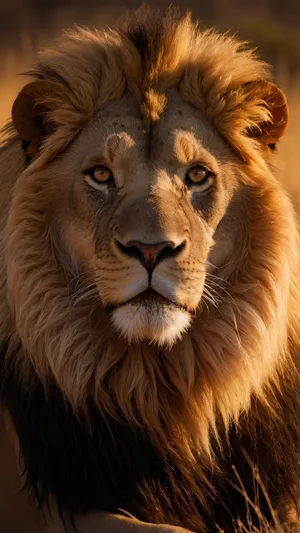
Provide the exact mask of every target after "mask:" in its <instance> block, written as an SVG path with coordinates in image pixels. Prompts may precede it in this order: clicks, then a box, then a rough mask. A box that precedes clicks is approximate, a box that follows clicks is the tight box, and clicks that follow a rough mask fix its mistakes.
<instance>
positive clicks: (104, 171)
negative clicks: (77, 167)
mask: <svg viewBox="0 0 300 533" xmlns="http://www.w3.org/2000/svg"><path fill="white" fill-rule="evenodd" d="M84 175H85V181H86V182H87V183H89V185H91V186H92V187H94V188H96V189H99V188H101V186H103V185H107V184H108V182H109V181H110V180H111V179H113V174H112V172H111V170H110V169H109V168H108V167H106V166H105V165H97V166H96V167H94V168H91V169H89V170H86V171H85V172H84Z"/></svg>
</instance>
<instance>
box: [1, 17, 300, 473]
mask: <svg viewBox="0 0 300 533" xmlns="http://www.w3.org/2000/svg"><path fill="white" fill-rule="evenodd" d="M147 16H148V15H147V13H144V12H143V11H141V12H140V13H139V14H138V15H136V21H135V20H134V17H133V19H131V22H130V23H128V24H126V23H125V24H124V25H122V27H121V28H119V29H112V30H111V29H107V30H105V31H98V30H95V31H90V30H87V29H76V30H75V31H72V32H69V33H67V34H65V35H64V37H63V38H62V39H61V41H59V42H58V43H57V44H56V45H55V47H54V49H53V50H48V51H46V52H43V53H42V54H41V55H40V57H39V58H38V60H37V62H36V64H35V66H34V67H33V69H32V70H31V71H30V73H29V74H30V76H32V78H33V79H34V80H45V81H47V82H50V83H52V84H53V88H54V89H53V90H52V91H51V94H50V93H49V94H45V95H43V96H42V97H40V98H39V99H38V104H39V105H41V106H43V108H44V109H46V110H47V116H48V119H49V121H50V122H51V124H52V125H53V129H54V131H53V133H52V134H51V135H50V136H49V137H47V138H46V139H45V141H44V143H43V146H42V150H41V152H40V154H39V156H38V157H37V158H36V159H35V160H34V161H33V163H32V164H31V165H30V166H29V167H28V168H27V169H25V165H24V163H23V153H22V150H21V146H20V140H19V138H18V135H17V134H16V132H15V130H14V127H13V125H12V124H9V125H8V126H7V127H6V129H5V130H3V145H2V148H1V155H0V158H1V168H2V171H1V172H2V176H1V200H0V205H1V209H0V213H1V215H0V216H1V228H0V232H1V273H0V287H1V289H0V290H1V292H0V297H1V298H0V302H1V303H0V306H1V307H0V331H1V335H2V338H4V339H9V342H10V352H9V353H10V354H11V355H10V357H11V362H12V364H13V365H19V366H18V368H19V369H20V370H19V372H20V373H21V375H22V379H23V380H24V382H27V380H28V383H29V380H30V379H31V368H32V366H33V367H34V369H35V372H36V373H37V375H38V376H39V378H40V379H41V380H42V381H43V384H44V387H45V389H46V390H47V386H48V383H49V382H51V380H52V379H53V378H54V379H55V381H56V383H57V385H58V386H59V388H60V389H61V390H62V392H63V394H64V395H65V396H66V398H67V399H68V400H69V401H70V402H71V404H72V406H73V408H74V409H75V410H76V412H78V413H79V415H80V416H86V413H87V411H88V404H89V401H90V398H91V397H92V398H93V400H94V402H95V403H96V405H97V407H98V408H99V410H100V411H101V412H104V413H105V412H107V413H110V414H112V415H113V416H115V417H117V412H118V409H121V411H122V412H123V414H125V416H126V418H127V420H128V421H129V422H130V423H132V424H133V425H137V426H143V427H145V428H148V430H149V431H150V434H151V435H152V437H153V441H154V442H156V444H157V446H159V447H160V449H161V450H166V449H168V450H169V451H170V452H171V453H172V454H173V455H174V457H179V458H181V459H182V458H184V459H185V460H186V461H187V463H189V462H190V461H193V459H194V457H195V453H196V452H195V450H199V449H202V450H203V451H204V452H205V453H204V455H205V456H206V457H207V460H209V456H210V454H211V447H210V439H211V434H214V435H215V436H216V437H217V438H218V429H217V428H218V425H219V423H220V420H221V421H222V425H225V427H229V425H230V423H231V421H232V420H234V421H235V422H237V423H238V420H239V417H240V415H241V414H242V413H243V412H246V411H247V410H248V409H249V406H250V401H251V397H253V395H254V396H255V397H256V398H258V399H259V401H260V402H261V403H262V404H265V406H266V410H267V411H269V410H270V411H271V410H274V411H276V409H277V403H276V401H277V400H275V397H276V395H275V393H274V391H277V392H278V394H280V381H281V378H282V377H283V376H288V375H289V376H290V375H292V373H293V364H294V363H293V354H292V349H293V346H294V345H296V344H298V331H297V321H298V320H299V296H298V287H297V285H298V284H297V283H296V280H297V276H298V260H299V257H298V250H299V247H298V234H297V228H296V222H295V216H294V212H293V208H292V205H291V202H290V201H289V199H288V197H287V195H286V194H285V192H284V191H283V190H282V188H281V186H280V185H279V184H278V182H277V181H276V180H275V178H274V177H273V175H272V172H271V170H270V168H269V166H268V163H267V160H266V156H265V150H264V149H263V148H262V146H261V144H260V142H259V140H258V138H257V137H256V136H255V135H254V136H251V137H250V136H249V135H248V132H249V131H257V132H259V131H260V128H261V124H265V123H269V122H270V121H271V120H272V118H271V115H270V110H269V109H268V106H266V105H262V103H263V102H262V101H261V99H259V98H257V97H256V98H253V94H252V93H251V91H250V92H249V91H248V90H247V87H249V84H251V83H252V82H255V81H259V80H262V79H263V80H269V79H270V76H271V74H270V70H269V67H268V66H267V65H266V64H265V63H263V62H262V61H260V60H259V59H257V58H256V56H255V55H254V54H253V52H252V51H250V50H248V49H247V47H246V46H245V45H244V44H243V43H240V42H239V41H237V40H236V39H235V38H233V37H230V36H228V35H219V34H218V33H217V32H215V31H214V30H205V31H201V30H200V29H199V27H198V25H197V24H194V23H193V22H192V21H191V17H190V15H187V16H185V17H184V18H182V19H180V20H176V21H175V22H174V21H172V20H171V19H169V16H168V14H167V15H166V16H165V17H164V18H163V20H161V21H160V23H159V24H158V23H157V21H156V22H155V23H153V24H152V23H151V21H150V22H147V21H148V18H147ZM141 28H146V29H145V30H143V31H144V33H143V31H141ZM138 29H140V30H139V31H138ZM135 32H136V34H140V35H142V37H143V38H144V39H145V40H144V43H142V44H139V48H137V46H136V45H135V43H134V34H135ZM129 34H130V35H131V37H129ZM172 87H177V88H178V90H179V92H180V94H181V96H182V98H183V99H184V100H185V101H188V102H189V103H190V104H192V105H193V106H194V107H195V108H197V109H200V110H201V111H203V112H204V113H205V115H206V117H207V119H208V120H209V122H210V123H211V124H212V125H213V126H214V128H215V129H216V130H217V131H218V133H219V134H220V136H221V137H222V138H223V139H225V141H226V143H227V144H228V146H230V147H231V149H232V150H233V152H235V153H236V154H237V156H238V158H239V164H238V173H239V179H240V183H241V184H242V185H241V188H242V191H241V193H240V197H239V200H238V201H239V202H240V204H241V205H243V206H244V207H245V209H244V211H243V213H244V216H243V217H241V219H239V221H238V222H237V221H236V220H234V219H233V220H232V221H231V223H232V224H233V225H236V224H237V223H238V224H239V225H240V227H239V231H238V239H236V241H235V242H234V247H232V249H231V250H230V256H229V257H227V258H226V261H225V262H224V263H223V264H221V265H220V266H219V268H218V272H217V274H218V277H219V279H220V280H222V283H221V285H222V286H218V285H216V286H215V291H216V293H215V295H216V298H217V301H218V303H217V305H215V306H214V305H212V304H208V309H206V308H205V306H203V305H201V306H200V308H199V310H198V311H197V313H196V316H195V317H194V320H193V323H192V325H191V327H190V329H189V330H188V332H187V333H186V334H185V335H184V336H183V337H182V339H181V340H180V341H178V342H177V343H176V344H175V345H174V346H172V347H171V348H166V349H165V348H163V347H160V348H158V347H157V346H156V345H153V344H148V343H146V342H141V343H135V344H133V345H129V344H127V343H126V342H124V341H123V340H121V339H119V338H118V337H117V336H116V335H114V334H113V330H112V327H111V324H110V322H109V320H108V318H107V317H106V314H105V312H104V310H103V308H102V306H101V304H100V303H98V304H96V306H95V302H94V300H93V301H89V300H87V301H86V302H84V303H83V304H82V305H81V306H79V307H78V306H77V307H76V306H73V305H72V300H71V299H70V291H69V285H68V282H67V277H66V273H65V271H64V268H63V266H62V264H60V263H59V261H58V260H57V257H54V254H53V246H52V247H50V246H49V242H50V241H51V242H55V235H49V231H48V226H47V216H46V215H45V213H47V210H48V209H49V204H48V196H46V195H45V193H44V189H43V184H42V183H41V181H38V182H36V181H35V180H34V179H33V176H34V172H35V171H37V170H41V169H43V168H46V167H47V164H48V162H49V161H50V160H53V159H54V158H55V157H56V156H57V155H58V154H59V153H60V152H62V151H63V150H64V149H65V148H66V147H67V146H68V145H70V143H71V141H72V140H73V139H75V138H76V136H77V135H78V133H79V132H80V131H81V130H82V128H83V127H84V126H85V124H87V123H88V122H89V121H90V120H91V119H92V117H93V116H94V115H95V113H96V112H97V111H98V110H100V109H103V108H105V106H107V105H108V103H109V102H111V101H116V100H118V99H120V98H121V97H122V95H123V94H124V92H125V90H127V89H129V91H130V92H131V94H132V95H133V96H134V98H135V99H136V100H137V101H138V102H139V104H140V109H141V112H142V113H143V116H144V119H145V126H146V127H149V128H150V127H151V124H153V123H154V122H156V121H157V120H159V117H160V116H161V115H162V113H163V112H164V109H165V106H166V92H167V91H168V90H169V89H170V88H172ZM20 175H22V177H21V178H20V179H19V176H20ZM24 180H26V182H27V183H26V193H24ZM21 189H22V190H23V194H22V197H21V196H20V195H19V191H20V190H21ZM37 198H38V203H37ZM56 200H57V201H59V191H58V192H57V196H56ZM33 205H34V206H35V207H34V208H33V207H32V206H33ZM225 237H226V236H225ZM225 237H224V238H225ZM57 256H58V257H59V250H58V253H57ZM36 273H38V274H37V275H36ZM20 340H21V344H20ZM276 394H277V393H276ZM83 413H85V414H83Z"/></svg>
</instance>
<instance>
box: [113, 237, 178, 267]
mask: <svg viewBox="0 0 300 533" xmlns="http://www.w3.org/2000/svg"><path fill="white" fill-rule="evenodd" d="M116 243H117V246H118V248H119V249H120V250H121V251H122V252H123V253H125V254H126V255H128V256H129V257H134V258H135V259H139V260H140V261H141V263H142V264H143V265H144V267H145V268H146V269H147V270H148V272H151V271H152V270H153V268H154V267H155V266H156V265H157V264H158V263H159V262H161V261H163V259H166V258H168V257H176V256H177V255H178V254H179V252H181V250H182V249H183V248H184V245H185V242H184V241H182V242H181V243H180V244H178V243H175V242H173V241H163V242H155V243H145V242H140V241H129V242H127V243H126V244H122V243H120V241H116Z"/></svg>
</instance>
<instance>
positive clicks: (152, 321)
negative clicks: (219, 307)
mask: <svg viewBox="0 0 300 533" xmlns="http://www.w3.org/2000/svg"><path fill="white" fill-rule="evenodd" d="M111 318H112V321H113V324H114V326H115V328H116V329H117V330H118V331H119V333H120V334H121V335H122V337H125V339H126V340H127V341H128V343H133V342H140V341H145V340H147V341H149V342H154V343H157V344H159V345H160V346H162V345H166V346H169V347H171V346H172V345H173V344H175V343H176V341H178V340H179V339H180V338H181V337H182V336H183V334H184V333H185V332H186V330H187V329H188V327H189V325H190V322H191V315H190V313H189V312H188V311H187V310H185V309H183V308H180V307H177V306H176V305H175V304H172V303H171V302H170V303H162V302H161V301H155V300H154V299H151V301H142V302H140V301H138V302H135V301H132V302H129V303H128V304H125V305H122V306H121V307H118V308H117V309H115V310H114V311H113V313H112V314H111Z"/></svg>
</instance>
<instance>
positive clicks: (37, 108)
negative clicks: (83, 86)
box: [12, 80, 58, 159]
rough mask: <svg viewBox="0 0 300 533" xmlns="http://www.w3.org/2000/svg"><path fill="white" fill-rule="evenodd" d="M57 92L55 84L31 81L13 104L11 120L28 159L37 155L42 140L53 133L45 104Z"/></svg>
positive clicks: (52, 126) (52, 125)
mask: <svg viewBox="0 0 300 533" xmlns="http://www.w3.org/2000/svg"><path fill="white" fill-rule="evenodd" d="M57 90H58V89H57V85H56V84H55V83H52V82H49V81H43V80H41V81H33V82H31V83H28V84H27V85H25V87H24V88H23V89H22V90H21V92H20V93H19V95H18V96H17V98H16V100H15V102H14V104H13V107H12V120H13V123H14V126H15V128H16V130H17V132H18V133H19V135H20V137H21V138H22V140H23V145H24V149H25V152H26V155H27V156H28V158H30V159H31V158H32V157H34V156H35V155H36V154H37V153H38V151H39V148H40V146H41V143H42V141H43V139H44V138H45V137H46V136H47V135H49V134H51V133H52V132H53V131H54V124H52V123H51V120H50V119H49V107H48V106H47V104H46V103H45V102H47V100H48V101H51V95H52V96H53V95H55V94H57Z"/></svg>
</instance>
